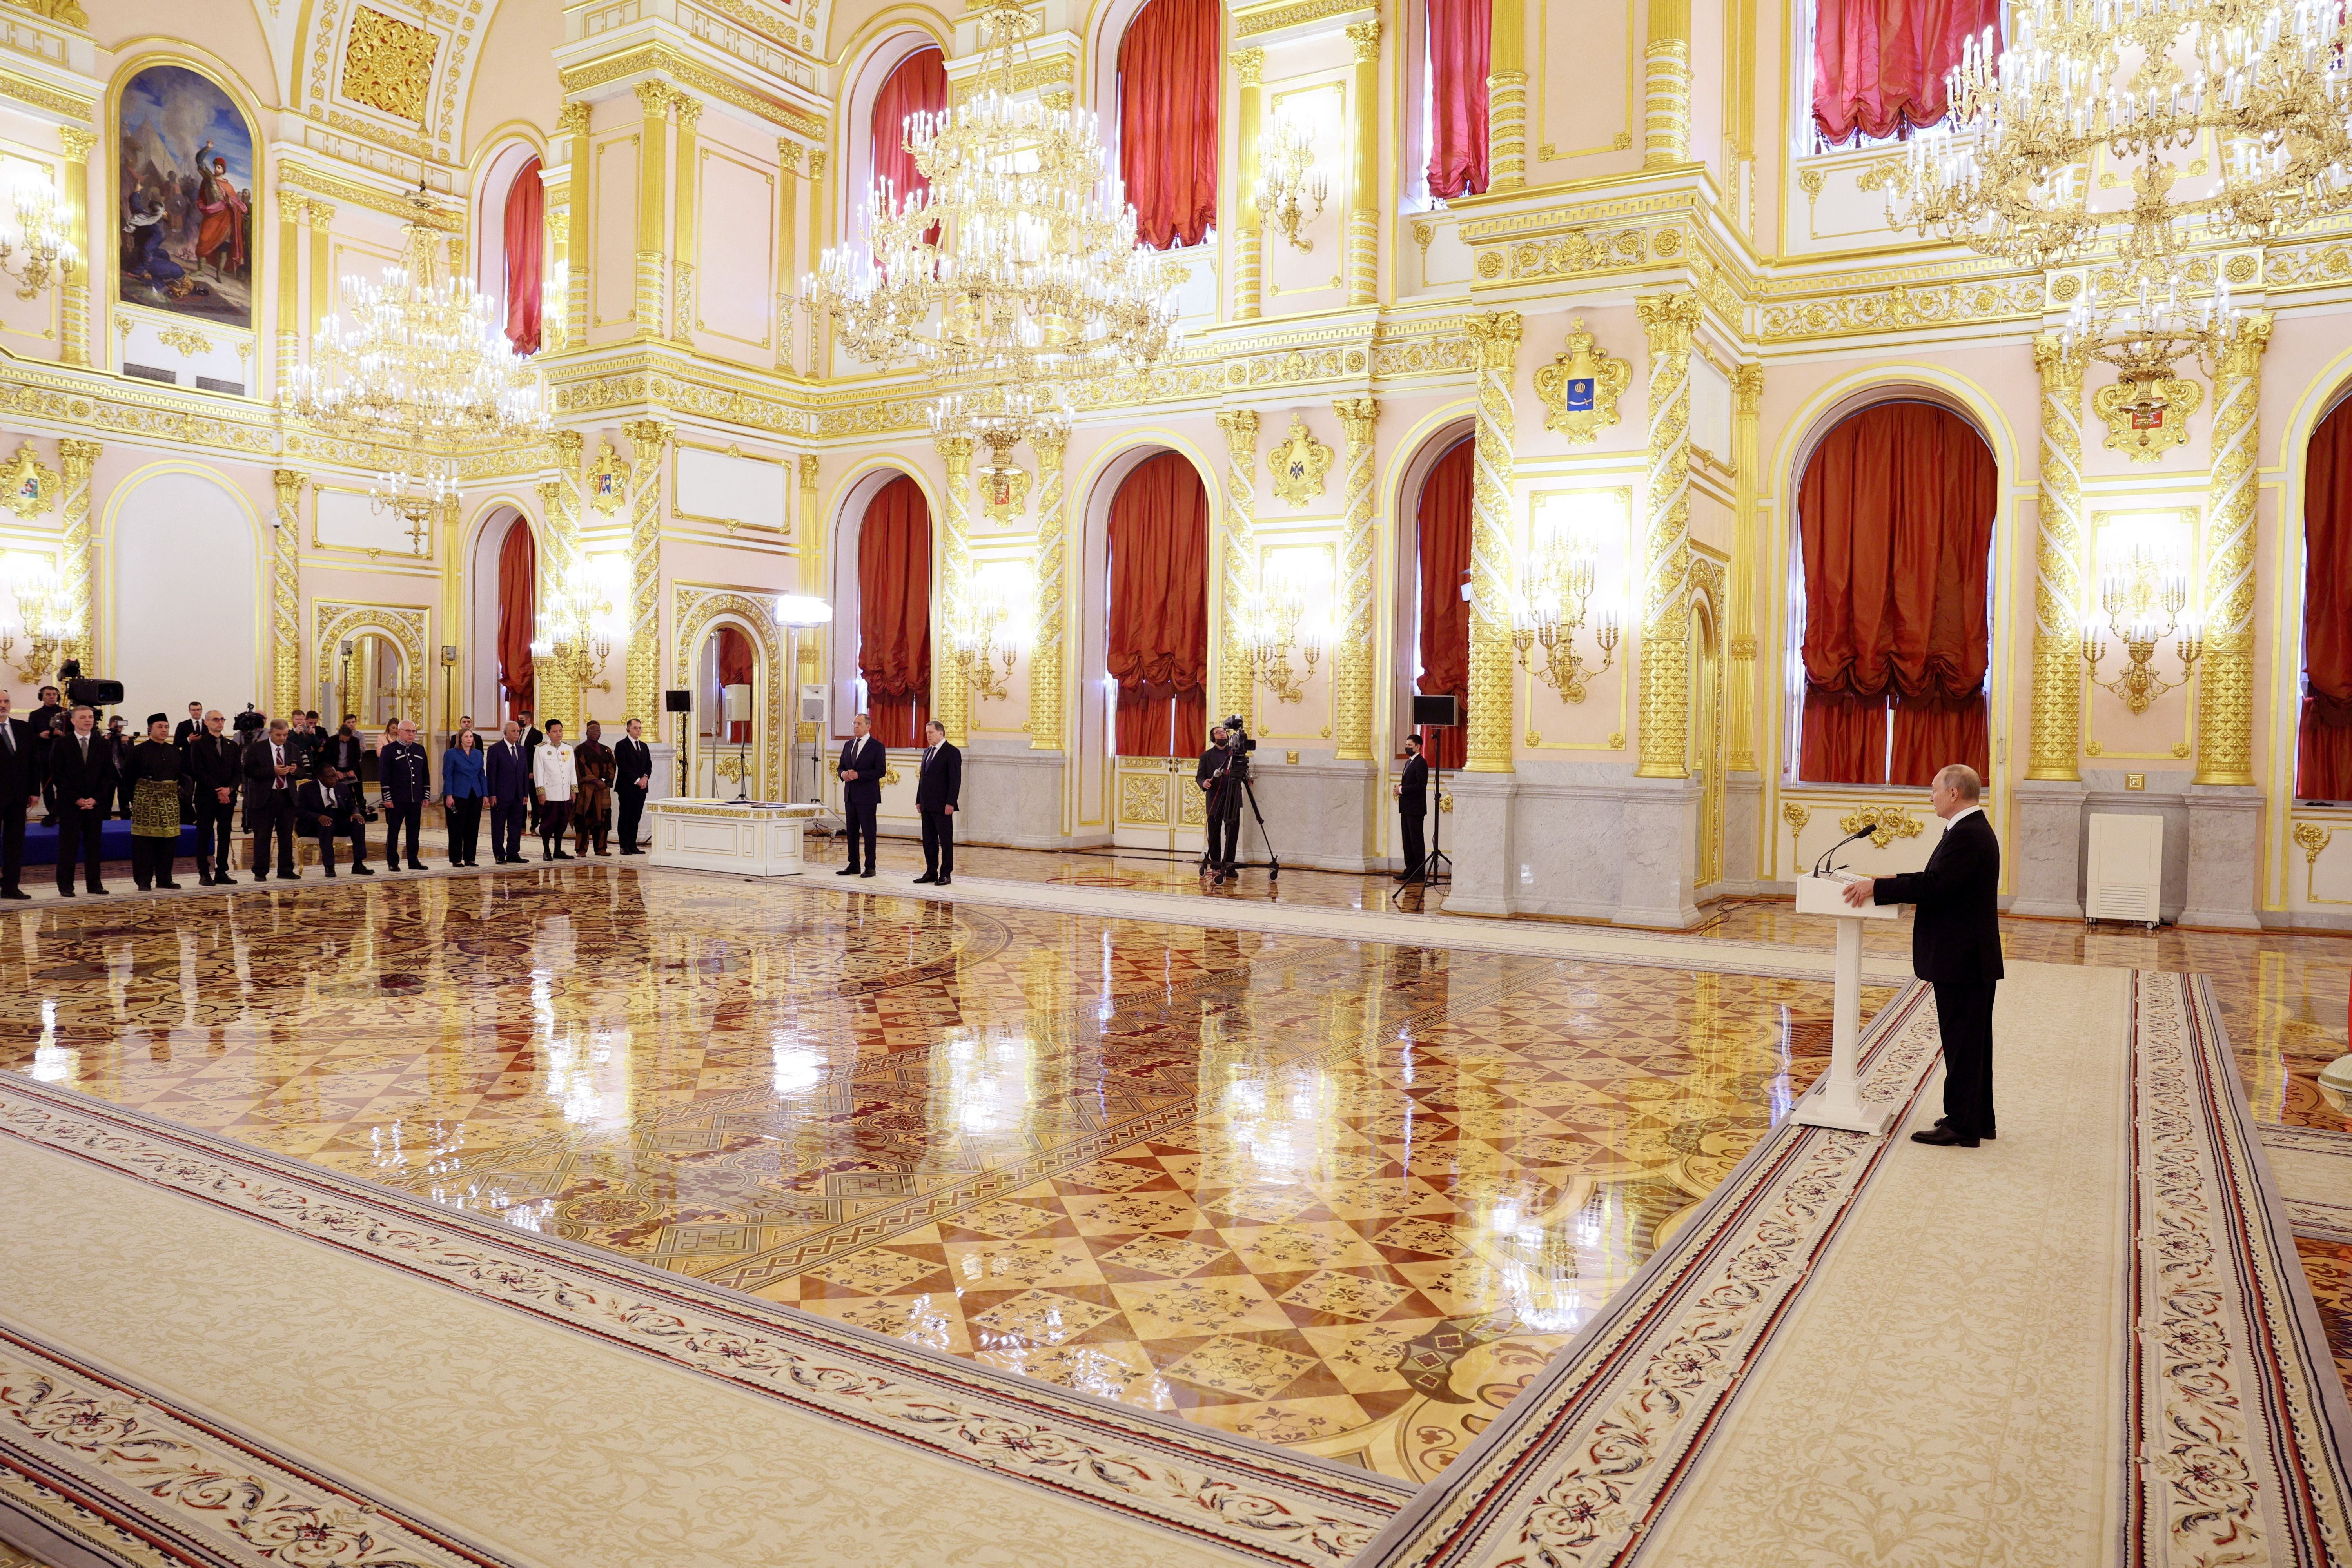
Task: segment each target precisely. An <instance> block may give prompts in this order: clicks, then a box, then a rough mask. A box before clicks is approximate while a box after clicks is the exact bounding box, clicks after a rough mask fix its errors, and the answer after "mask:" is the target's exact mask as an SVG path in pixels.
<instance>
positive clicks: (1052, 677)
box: [1029, 433, 1069, 752]
mask: <svg viewBox="0 0 2352 1568" xmlns="http://www.w3.org/2000/svg"><path fill="white" fill-rule="evenodd" d="M1029 447H1030V449H1031V450H1032V451H1034V452H1035V453H1036V454H1037V555H1036V561H1037V630H1036V635H1035V636H1034V637H1032V638H1031V639H1030V645H1029V749H1030V750H1031V751H1033V752H1058V751H1062V750H1064V749H1065V748H1064V746H1063V734H1062V725H1063V703H1062V667H1063V663H1064V661H1065V660H1066V659H1067V658H1069V650H1068V649H1067V648H1066V647H1064V646H1063V645H1064V642H1065V640H1066V616H1067V610H1066V605H1065V599H1066V587H1067V583H1066V578H1067V576H1068V572H1069V569H1068V566H1067V564H1066V556H1067V553H1068V549H1069V546H1068V543H1067V539H1068V534H1069V516H1068V513H1069V504H1068V500H1067V498H1066V496H1065V495H1064V493H1063V489H1062V458H1063V455H1064V453H1065V452H1066V451H1067V450H1068V437H1066V436H1063V435H1058V434H1051V433H1048V434H1043V435H1038V436H1034V437H1031V438H1030V442H1029Z"/></svg>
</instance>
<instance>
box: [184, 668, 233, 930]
mask: <svg viewBox="0 0 2352 1568" xmlns="http://www.w3.org/2000/svg"><path fill="white" fill-rule="evenodd" d="M225 724H226V720H225V719H224V718H223V716H222V714H221V710H219V709H217V708H215V709H214V710H212V711H211V712H209V713H207V714H205V727H204V728H203V729H201V730H199V731H196V732H195V733H194V735H191V736H190V737H188V743H187V745H186V746H185V747H184V749H183V751H182V755H183V757H184V759H185V760H184V763H183V764H182V767H181V771H182V772H183V773H185V774H187V777H188V787H189V789H190V790H191V791H192V792H193V793H194V796H195V805H196V880H197V881H198V882H200V883H202V884H203V885H204V886H205V887H207V888H209V887H212V886H213V885H214V884H215V883H226V882H227V881H229V880H230V875H229V855H228V841H229V837H230V835H231V834H232V833H233V832H234V831H235V828H234V827H233V826H232V822H233V820H234V818H235V816H236V791H237V786H238V785H239V784H243V783H244V782H245V753H244V752H243V751H242V750H241V749H239V747H238V745H237V743H236V740H235V739H234V738H232V737H231V736H229V735H227V734H226V733H225V732H224V728H223V727H224V725H225Z"/></svg>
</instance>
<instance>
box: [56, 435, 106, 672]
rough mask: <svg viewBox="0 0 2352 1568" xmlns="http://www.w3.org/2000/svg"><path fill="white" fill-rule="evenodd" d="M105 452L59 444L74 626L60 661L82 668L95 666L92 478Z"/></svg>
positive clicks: (61, 553)
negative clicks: (72, 661) (75, 662)
mask: <svg viewBox="0 0 2352 1568" xmlns="http://www.w3.org/2000/svg"><path fill="white" fill-rule="evenodd" d="M105 450H106V448H105V447H103V446H101V445H100V444H99V443H98V442H96V441H79V440H76V439H74V438H73V437H66V438H65V439H63V440H61V441H59V442H58V468H62V469H63V470H64V475H63V478H64V481H65V486H64V495H63V498H62V501H63V511H64V521H65V532H64V536H63V537H62V538H61V539H59V540H58V576H59V577H60V578H62V579H64V582H65V590H66V624H67V625H68V626H71V627H72V628H73V632H72V635H71V636H70V637H68V640H67V643H66V646H65V647H64V648H62V649H60V650H59V653H58V658H60V659H61V660H62V659H68V658H78V659H79V660H81V663H82V668H84V669H94V668H97V659H98V647H97V636H98V631H97V618H96V614H95V607H96V606H95V600H96V589H97V583H96V581H95V573H96V571H97V562H96V559H95V557H94V556H93V554H92V552H91V551H90V546H89V480H90V475H91V473H92V472H93V471H95V470H96V468H97V467H98V458H99V454H100V453H101V452H103V451H105Z"/></svg>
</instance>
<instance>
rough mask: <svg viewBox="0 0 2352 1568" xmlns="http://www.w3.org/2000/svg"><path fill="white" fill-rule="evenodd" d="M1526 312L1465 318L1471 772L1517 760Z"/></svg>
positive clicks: (1496, 769)
mask: <svg viewBox="0 0 2352 1568" xmlns="http://www.w3.org/2000/svg"><path fill="white" fill-rule="evenodd" d="M1521 325H1522V323H1521V321H1520V317H1519V313H1518V312H1517V310H1496V311H1490V312H1488V313H1487V314H1486V315H1483V316H1472V317H1470V318H1469V319H1468V320H1467V321H1465V322H1464V323H1463V326H1464V327H1465V330H1466V331H1468V332H1469V334H1470V341H1471V343H1472V345H1473V346H1474V349H1475V353H1476V359H1477V377H1478V418H1477V425H1476V434H1475V459H1476V467H1475V471H1474V474H1473V478H1472V480H1471V489H1470V696H1469V702H1468V704H1467V706H1468V708H1469V711H1468V712H1467V713H1466V714H1465V715H1464V717H1465V720H1466V721H1467V726H1466V727H1467V731H1468V733H1467V736H1466V737H1465V738H1466V740H1467V741H1468V743H1469V763H1468V767H1467V768H1466V770H1465V771H1466V772H1469V773H1509V772H1511V771H1512V763H1511V584H1512V576H1513V574H1512V571H1511V473H1512V468H1513V465H1514V463H1515V461H1516V458H1517V442H1518V421H1517V416H1516V415H1515V413H1514V411H1513V408H1512V405H1511V393H1512V387H1513V384H1514V383H1515V382H1516V380H1517V374H1518V362H1519V332H1520V329H1521Z"/></svg>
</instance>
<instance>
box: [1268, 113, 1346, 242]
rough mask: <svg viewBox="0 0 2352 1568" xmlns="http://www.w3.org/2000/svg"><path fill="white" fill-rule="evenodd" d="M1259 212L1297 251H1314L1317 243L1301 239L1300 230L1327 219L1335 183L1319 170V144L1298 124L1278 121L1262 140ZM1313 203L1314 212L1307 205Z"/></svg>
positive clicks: (1287, 120)
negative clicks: (1327, 204)
mask: <svg viewBox="0 0 2352 1568" xmlns="http://www.w3.org/2000/svg"><path fill="white" fill-rule="evenodd" d="M1257 164H1258V171H1259V173H1258V177H1257V210H1258V212H1259V214H1260V215H1261V216H1263V217H1264V218H1265V221H1266V223H1267V224H1269V225H1271V226H1273V227H1274V228H1276V229H1277V230H1279V231H1280V232H1281V234H1282V237H1284V238H1285V239H1287V240H1288V241H1290V245H1291V248H1292V249H1294V250H1302V251H1305V250H1312V249H1314V248H1315V242H1314V241H1313V240H1311V239H1302V238H1300V237H1299V232H1298V231H1299V230H1301V229H1303V228H1305V227H1306V226H1307V225H1308V224H1310V223H1312V222H1314V221H1315V220H1316V219H1317V218H1318V217H1320V216H1323V203H1324V201H1325V199H1326V198H1328V196H1329V195H1330V194H1331V182H1330V181H1329V180H1328V179H1327V178H1326V177H1325V176H1324V175H1323V174H1322V173H1321V171H1319V170H1318V169H1317V168H1316V167H1315V142H1314V139H1313V138H1312V137H1311V136H1310V135H1309V134H1308V133H1307V127H1306V126H1305V125H1303V124H1301V123H1299V121H1297V120H1291V119H1278V120H1276V121H1275V122H1274V124H1273V125H1272V126H1271V127H1270V128H1269V129H1268V130H1267V131H1266V132H1265V135H1264V136H1262V137H1260V138H1259V139H1258V144H1257ZM1309 202H1312V203H1314V204H1315V208H1314V210H1313V211H1312V212H1309V211H1308V210H1307V203H1309Z"/></svg>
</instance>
